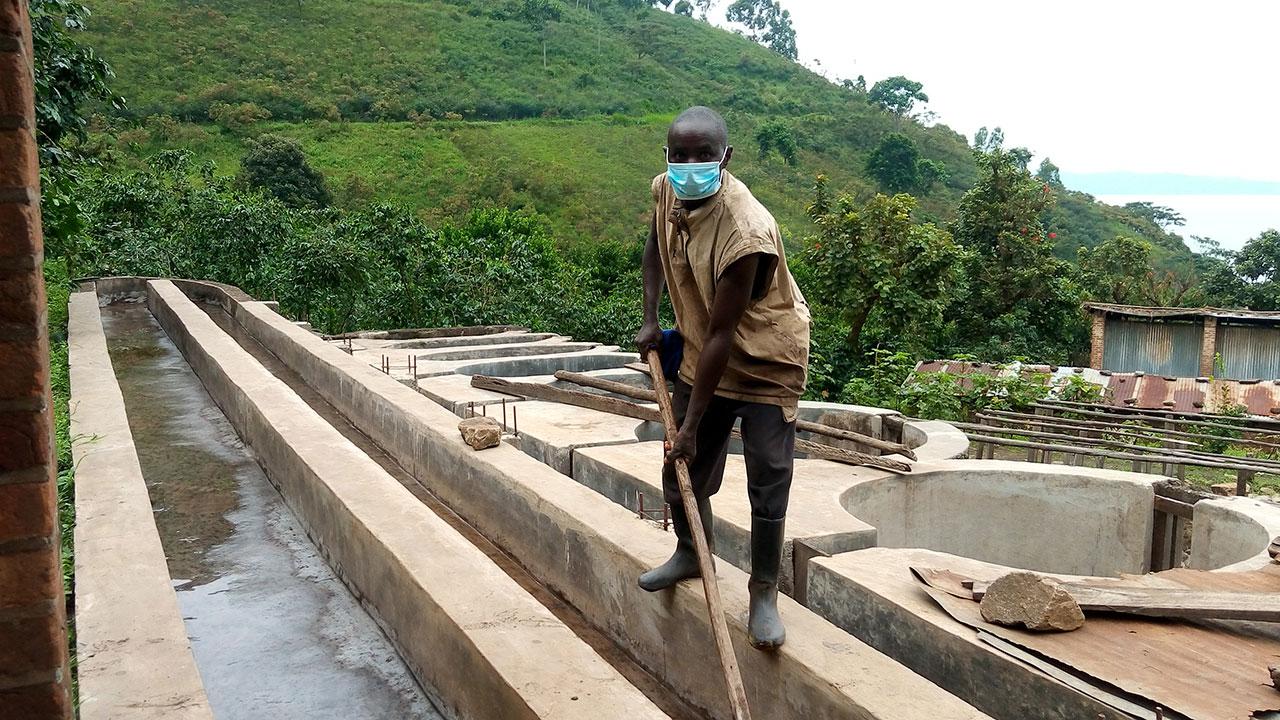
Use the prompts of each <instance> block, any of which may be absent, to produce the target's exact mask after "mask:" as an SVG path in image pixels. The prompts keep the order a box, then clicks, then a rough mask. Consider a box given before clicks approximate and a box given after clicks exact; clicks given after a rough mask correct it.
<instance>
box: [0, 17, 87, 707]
mask: <svg viewBox="0 0 1280 720" xmlns="http://www.w3.org/2000/svg"><path fill="white" fill-rule="evenodd" d="M33 108H34V99H33V97H32V75H31V26H30V22H29V18H28V17H27V0H0V368H3V370H2V371H0V717H3V718H5V720H20V719H26V718H32V719H34V718H65V717H69V716H70V707H71V703H70V697H69V693H68V670H67V638H66V617H65V614H66V607H65V605H64V603H63V597H62V571H61V563H60V561H59V551H58V548H59V544H58V512H57V487H56V484H55V481H54V474H55V472H54V471H55V467H54V452H53V442H54V437H53V417H52V412H53V410H52V408H51V406H50V398H49V338H48V335H47V328H46V317H45V315H46V310H45V291H44V280H43V276H42V272H41V266H42V259H43V252H44V248H43V239H42V235H41V229H40V203H39V199H40V188H39V181H40V172H39V166H38V162H37V159H36V143H35V137H34V135H33V129H34V126H35V119H34V115H33Z"/></svg>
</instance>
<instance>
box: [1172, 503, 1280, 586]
mask: <svg viewBox="0 0 1280 720" xmlns="http://www.w3.org/2000/svg"><path fill="white" fill-rule="evenodd" d="M1277 536H1280V507H1278V506H1276V505H1274V504H1272V503H1269V502H1262V501H1260V500H1254V499H1252V498H1244V497H1224V498H1210V499H1206V500H1201V501H1200V502H1198V503H1196V504H1195V510H1194V515H1193V516H1192V518H1191V553H1190V555H1189V556H1188V557H1187V567H1189V568H1192V569H1196V570H1235V571H1242V570H1253V569H1255V568H1259V567H1266V566H1268V565H1270V564H1271V556H1269V555H1268V554H1267V546H1268V545H1270V544H1271V539H1272V538H1274V537H1277Z"/></svg>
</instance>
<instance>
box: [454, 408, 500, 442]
mask: <svg viewBox="0 0 1280 720" xmlns="http://www.w3.org/2000/svg"><path fill="white" fill-rule="evenodd" d="M458 430H459V431H460V432H461V433H462V439H463V440H464V441H465V442H466V443H467V444H468V445H470V446H471V447H473V448H475V449H476V450H484V449H485V448H491V447H497V446H498V444H499V443H501V442H502V425H501V423H499V422H498V421H497V420H494V419H493V418H491V417H484V416H483V415H481V416H480V417H471V418H467V419H466V420H463V421H462V422H460V423H458Z"/></svg>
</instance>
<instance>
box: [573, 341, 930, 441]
mask: <svg viewBox="0 0 1280 720" xmlns="http://www.w3.org/2000/svg"><path fill="white" fill-rule="evenodd" d="M645 367H648V366H647V365H646V366H645ZM555 376H556V379H557V380H564V381H565V382H571V383H574V384H577V385H582V386H583V387H590V388H595V389H597V390H606V391H608V392H611V393H616V394H618V395H625V396H626V397H629V398H635V399H636V400H644V401H646V402H654V401H655V396H654V392H653V391H652V390H650V389H648V388H640V387H636V386H635V385H628V384H626V383H622V382H617V381H615V380H606V379H604V378H598V377H594V376H592V375H584V374H582V373H576V372H569V371H568V370H557V371H556V375H555ZM796 429H797V430H804V431H805V432H811V433H813V434H815V435H825V436H827V437H833V438H838V439H840V440H849V441H851V442H856V443H859V444H861V445H866V446H868V447H873V448H875V449H877V450H881V451H884V452H887V453H890V454H893V455H902V456H904V457H908V458H911V459H912V460H915V459H916V454H915V453H914V452H912V451H911V448H909V447H907V446H906V445H903V444H902V443H895V442H889V441H888V440H881V439H880V438H875V437H871V436H870V435H863V434H862V433H860V432H855V431H853V430H845V429H843V428H837V427H831V426H830V425H826V424H823V423H816V422H810V421H808V420H797V421H796ZM824 447H826V446H824Z"/></svg>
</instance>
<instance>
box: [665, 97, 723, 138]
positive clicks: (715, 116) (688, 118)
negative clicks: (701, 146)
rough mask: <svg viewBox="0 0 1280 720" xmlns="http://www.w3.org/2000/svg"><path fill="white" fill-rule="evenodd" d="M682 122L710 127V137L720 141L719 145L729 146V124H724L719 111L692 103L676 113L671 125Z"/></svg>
mask: <svg viewBox="0 0 1280 720" xmlns="http://www.w3.org/2000/svg"><path fill="white" fill-rule="evenodd" d="M683 123H695V124H698V125H704V126H708V127H709V128H710V129H711V132H712V137H713V138H714V139H715V140H718V141H719V142H720V146H721V147H729V126H728V125H726V124H725V122H724V118H723V117H722V116H721V115H720V113H718V112H716V111H715V110H712V109H711V108H709V107H706V106H705V105H694V106H693V107H691V108H689V109H688V110H685V111H684V112H682V113H680V114H679V115H677V116H676V119H675V120H674V121H673V122H672V123H671V126H672V127H675V126H676V125H680V124H683Z"/></svg>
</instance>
